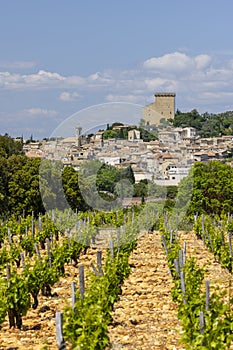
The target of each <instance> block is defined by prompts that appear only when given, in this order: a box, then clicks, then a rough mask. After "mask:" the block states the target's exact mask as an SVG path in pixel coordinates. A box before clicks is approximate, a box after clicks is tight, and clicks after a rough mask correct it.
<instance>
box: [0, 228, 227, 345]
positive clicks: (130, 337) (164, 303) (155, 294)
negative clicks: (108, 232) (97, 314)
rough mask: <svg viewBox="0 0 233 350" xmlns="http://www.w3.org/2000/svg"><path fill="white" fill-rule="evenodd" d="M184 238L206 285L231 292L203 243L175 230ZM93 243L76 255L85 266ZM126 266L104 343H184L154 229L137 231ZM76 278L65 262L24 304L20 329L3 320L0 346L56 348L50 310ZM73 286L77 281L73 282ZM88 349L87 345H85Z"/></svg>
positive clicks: (66, 300)
mask: <svg viewBox="0 0 233 350" xmlns="http://www.w3.org/2000/svg"><path fill="white" fill-rule="evenodd" d="M179 236H180V239H181V241H182V242H186V247H187V255H188V256H189V255H192V256H196V257H197V258H198V261H199V263H200V264H201V265H203V264H205V265H206V267H207V268H208V271H209V272H208V275H207V278H208V279H209V280H210V283H211V286H213V285H220V286H221V288H226V289H227V291H228V294H229V293H230V294H231V293H232V285H233V283H232V276H231V275H230V274H229V273H228V272H227V271H226V270H223V269H221V267H220V265H219V264H218V263H217V262H216V261H215V260H214V258H213V255H212V254H211V253H209V252H208V250H207V249H206V248H205V247H204V245H203V243H202V242H201V241H199V240H197V239H196V237H195V235H193V234H192V233H189V234H187V233H184V232H182V233H180V234H179ZM96 251H97V250H96V249H89V251H88V253H87V255H82V256H81V257H80V263H82V264H84V265H85V270H86V269H87V268H88V269H89V268H90V262H91V261H93V262H95V261H96ZM130 265H131V268H132V272H131V274H130V276H129V278H128V279H127V280H125V283H124V285H123V288H122V295H121V296H120V300H119V301H118V302H117V303H116V304H115V307H114V310H113V313H112V316H113V321H114V322H113V324H112V325H111V326H109V336H110V341H111V345H110V347H109V349H113V350H114V349H115V350H120V349H128V350H131V349H132V350H147V349H161V350H165V349H167V350H170V349H171V350H175V349H177V350H178V349H180V350H181V349H185V348H184V346H182V344H180V337H181V332H182V329H181V327H180V324H179V320H178V319H177V312H176V305H175V304H174V303H173V301H172V299H171V295H170V290H171V287H172V278H171V275H170V272H169V270H168V266H167V262H166V257H165V254H164V250H163V248H162V246H161V241H160V236H159V234H158V233H156V232H155V233H153V234H150V233H143V234H141V235H140V237H139V240H138V246H137V248H136V249H135V250H134V251H133V252H132V253H131V256H130ZM72 281H76V282H78V268H77V267H74V266H72V265H69V266H67V267H66V276H65V277H64V278H61V279H60V281H59V282H58V283H56V285H55V286H54V288H53V294H54V295H53V297H49V298H47V297H42V296H40V300H39V307H38V309H37V310H30V311H29V312H28V314H27V316H26V317H24V318H23V329H22V330H17V329H9V327H8V322H7V320H6V321H5V322H4V324H3V327H2V329H1V331H0V350H13V349H17V350H25V349H27V350H42V349H44V350H45V349H49V350H55V349H57V345H56V336H55V334H56V331H55V313H56V311H62V310H63V308H64V307H65V306H66V305H71V282H72ZM77 287H78V286H77ZM85 350H88V349H85Z"/></svg>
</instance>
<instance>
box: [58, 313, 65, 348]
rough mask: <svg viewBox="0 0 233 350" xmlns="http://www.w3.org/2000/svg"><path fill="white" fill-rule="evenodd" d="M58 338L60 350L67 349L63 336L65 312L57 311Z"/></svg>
mask: <svg viewBox="0 0 233 350" xmlns="http://www.w3.org/2000/svg"><path fill="white" fill-rule="evenodd" d="M56 340H57V345H58V350H66V343H65V339H64V336H63V313H62V312H56Z"/></svg>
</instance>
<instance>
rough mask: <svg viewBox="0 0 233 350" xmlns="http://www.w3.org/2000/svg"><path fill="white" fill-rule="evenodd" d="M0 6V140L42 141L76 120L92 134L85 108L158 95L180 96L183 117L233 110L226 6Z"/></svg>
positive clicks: (141, 101) (153, 1) (75, 0)
mask: <svg viewBox="0 0 233 350" xmlns="http://www.w3.org/2000/svg"><path fill="white" fill-rule="evenodd" d="M0 5H1V11H0V53H1V55H0V106H1V107H0V122H1V123H0V134H4V133H5V132H7V133H8V134H9V135H11V136H21V135H24V137H26V138H28V137H30V135H31V134H33V136H34V137H35V138H43V137H47V136H50V135H51V134H52V133H53V131H54V130H55V129H56V128H57V126H58V125H59V124H60V123H62V122H64V121H65V120H67V118H68V117H69V116H71V115H74V114H75V113H76V112H78V113H77V123H79V124H81V125H85V126H86V127H92V126H94V124H95V125H97V124H98V123H99V124H102V122H103V119H102V117H101V115H100V114H99V113H100V111H99V110H98V108H97V111H96V117H95V118H94V120H93V119H92V118H93V113H91V114H90V115H89V114H88V113H85V112H82V113H80V111H82V110H83V109H85V110H86V111H89V110H90V108H91V109H92V112H93V108H95V107H92V106H95V105H99V104H103V103H108V104H109V105H108V108H109V109H110V106H111V103H115V102H124V103H131V104H135V106H136V107H135V108H136V109H138V105H141V106H143V105H145V104H148V103H150V102H152V101H153V100H154V92H156V91H174V92H176V94H177V96H176V107H177V108H179V109H180V110H182V111H187V110H191V109H194V108H196V109H197V110H198V111H199V112H201V113H204V112H206V111H208V112H213V113H215V112H223V111H226V110H233V39H232V32H233V21H232V13H233V2H232V1H231V0H222V1H216V0H215V1H214V0H212V1H210V0H204V1H203V0H202V1H200V0H196V1H192V2H191V1H187V0H186V1H184V0H176V1H175V0H167V1H157V0H145V1H139V0H134V1H131V0H125V1H122V0H118V1H114V2H113V1H111V0H108V1H107V0H99V1H98V2H97V1H94V0H92V1H91V0H85V1H84V0H83V1H80V0H66V1H65V0H56V1H55V0H40V1H32V0H21V1H17V0H14V1H13V0H7V1H1V2H0ZM110 119H112V120H114V119H117V116H116V115H114V113H112V114H111V118H110ZM112 120H110V121H112ZM104 121H105V120H104Z"/></svg>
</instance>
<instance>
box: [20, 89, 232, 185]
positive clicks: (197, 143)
mask: <svg viewBox="0 0 233 350" xmlns="http://www.w3.org/2000/svg"><path fill="white" fill-rule="evenodd" d="M155 98H156V99H155V102H154V103H151V104H149V105H147V106H145V107H143V108H142V120H143V123H144V124H143V125H144V127H145V129H147V130H150V131H152V132H153V131H154V130H156V139H155V140H152V141H144V140H143V139H142V137H141V133H140V131H139V130H138V127H137V126H136V125H135V126H133V125H131V126H129V125H116V126H114V127H113V130H116V131H119V130H120V129H127V130H128V129H130V130H129V131H128V138H127V139H123V138H122V139H119V138H107V139H105V138H104V132H105V130H99V131H97V132H96V133H95V134H93V135H85V134H82V127H81V126H80V125H77V126H76V128H75V130H74V136H70V137H67V138H62V137H59V138H55V139H54V138H53V139H50V140H43V141H41V142H29V143H27V144H25V145H24V147H23V150H24V152H25V154H26V155H27V156H28V157H33V158H34V157H39V158H43V159H50V160H60V161H62V162H63V164H64V166H72V167H74V168H75V169H76V170H78V169H79V167H80V164H81V163H82V162H83V161H88V160H99V161H101V162H103V163H106V164H110V165H113V166H115V167H118V168H124V167H129V166H131V168H132V170H133V172H134V177H135V182H136V183H137V182H140V180H143V179H147V180H151V181H152V182H154V183H156V184H158V185H162V186H171V185H175V186H177V185H178V184H179V182H180V180H181V179H183V178H184V177H186V176H187V175H188V172H189V170H190V168H191V167H192V165H193V164H194V163H195V162H200V161H203V162H206V161H208V160H212V159H218V160H223V159H226V158H227V157H228V155H229V154H230V152H231V150H232V149H233V136H232V135H229V136H219V137H212V138H200V137H199V136H197V134H196V130H195V128H192V127H185V128H174V127H171V126H170V125H169V124H166V123H161V120H163V121H164V120H165V121H166V120H167V119H169V118H174V114H175V93H156V94H155ZM116 124H117V123H116ZM119 124H121V123H119Z"/></svg>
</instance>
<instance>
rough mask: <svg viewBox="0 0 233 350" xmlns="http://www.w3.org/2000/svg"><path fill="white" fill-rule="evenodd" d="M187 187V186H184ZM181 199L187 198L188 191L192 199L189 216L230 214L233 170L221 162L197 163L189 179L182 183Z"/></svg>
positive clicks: (180, 187)
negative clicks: (197, 214)
mask: <svg viewBox="0 0 233 350" xmlns="http://www.w3.org/2000/svg"><path fill="white" fill-rule="evenodd" d="M184 185H185V186H184ZM179 189H180V190H181V193H180V198H181V197H182V196H183V198H184V199H185V198H187V197H186V193H185V191H186V189H188V190H189V194H190V191H191V194H192V197H191V202H190V204H189V208H188V214H190V215H194V214H196V213H197V212H198V213H207V214H212V213H214V214H218V215H220V214H221V213H222V212H223V213H228V212H230V211H231V208H232V206H233V169H232V168H231V167H230V166H229V165H227V164H224V163H222V162H220V161H217V160H212V161H209V162H208V163H202V162H199V163H195V164H194V167H193V170H192V171H191V172H190V174H189V175H188V177H186V178H185V179H184V180H182V181H181V183H180V186H179Z"/></svg>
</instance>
